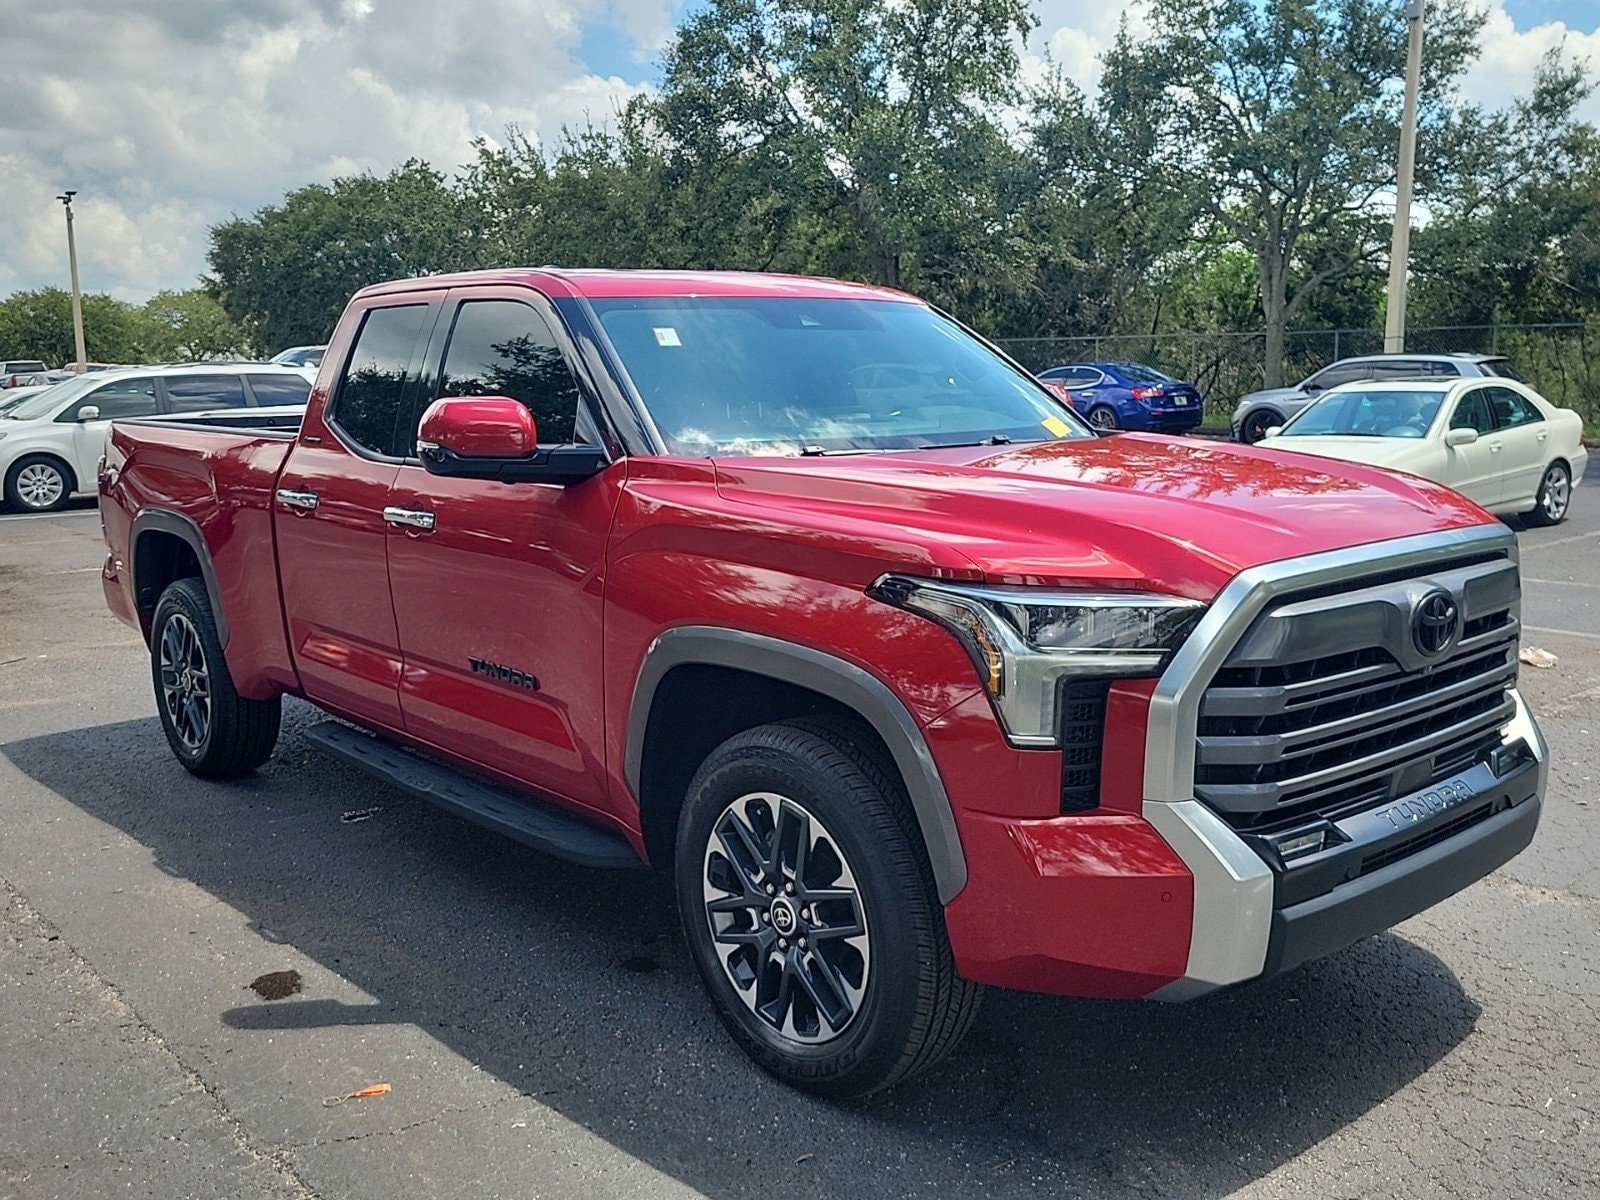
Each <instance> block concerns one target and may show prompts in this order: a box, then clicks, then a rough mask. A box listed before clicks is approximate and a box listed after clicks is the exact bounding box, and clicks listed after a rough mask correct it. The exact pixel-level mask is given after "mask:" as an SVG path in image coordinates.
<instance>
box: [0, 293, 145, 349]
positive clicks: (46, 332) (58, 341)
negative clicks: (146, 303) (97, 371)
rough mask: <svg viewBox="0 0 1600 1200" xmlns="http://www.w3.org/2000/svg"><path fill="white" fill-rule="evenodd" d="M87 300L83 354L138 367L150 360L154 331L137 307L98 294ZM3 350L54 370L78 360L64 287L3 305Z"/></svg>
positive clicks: (2, 302) (9, 299) (0, 309)
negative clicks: (38, 362) (135, 364)
mask: <svg viewBox="0 0 1600 1200" xmlns="http://www.w3.org/2000/svg"><path fill="white" fill-rule="evenodd" d="M82 300H83V340H84V352H85V353H86V354H87V355H88V356H89V360H90V361H91V362H111V363H137V362H143V361H144V360H146V359H147V358H149V357H151V354H150V346H149V336H148V335H149V332H150V330H149V326H148V325H147V324H146V323H145V321H144V319H143V316H142V314H141V313H140V311H139V310H138V309H137V308H135V307H134V306H133V305H131V304H127V303H124V302H123V301H121V300H116V299H113V298H112V297H110V296H107V295H104V294H102V293H97V292H91V293H89V294H88V295H85V296H84V297H83V298H82ZM0 347H3V348H4V351H3V352H4V353H5V354H7V355H10V356H15V357H28V358H40V359H43V360H44V361H45V362H46V363H48V364H49V365H50V366H52V367H61V366H65V365H67V364H68V363H71V362H73V361H75V360H76V358H77V351H76V349H75V348H74V344H73V338H72V297H71V296H70V295H68V293H66V292H65V291H63V290H62V289H60V288H40V289H39V290H37V291H31V292H14V293H12V295H10V296H8V297H6V299H4V300H0Z"/></svg>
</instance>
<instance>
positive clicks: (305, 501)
mask: <svg viewBox="0 0 1600 1200" xmlns="http://www.w3.org/2000/svg"><path fill="white" fill-rule="evenodd" d="M278 503H279V504H281V505H283V506H284V507H285V508H298V509H300V510H302V511H303V512H311V511H312V510H313V509H315V508H316V507H317V494H316V493H315V492H295V491H291V490H289V489H288V488H279V489H278Z"/></svg>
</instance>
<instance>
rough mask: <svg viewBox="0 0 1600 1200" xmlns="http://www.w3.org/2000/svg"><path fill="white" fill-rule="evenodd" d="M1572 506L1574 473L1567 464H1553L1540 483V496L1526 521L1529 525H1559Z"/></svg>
mask: <svg viewBox="0 0 1600 1200" xmlns="http://www.w3.org/2000/svg"><path fill="white" fill-rule="evenodd" d="M1571 505H1572V472H1571V471H1569V470H1568V469H1567V464H1566V463H1551V464H1550V469H1549V470H1547V471H1546V472H1545V473H1544V478H1543V479H1542V480H1540V481H1539V496H1538V499H1537V500H1535V502H1534V505H1533V511H1532V512H1530V513H1529V514H1528V515H1527V516H1526V517H1525V518H1524V520H1526V521H1527V522H1528V524H1529V525H1541V526H1542V525H1559V524H1561V522H1563V521H1565V520H1566V519H1567V509H1568V508H1570V507H1571Z"/></svg>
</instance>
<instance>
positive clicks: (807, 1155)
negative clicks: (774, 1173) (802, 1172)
mask: <svg viewBox="0 0 1600 1200" xmlns="http://www.w3.org/2000/svg"><path fill="white" fill-rule="evenodd" d="M815 1157H816V1155H815V1154H813V1153H811V1152H810V1151H809V1150H808V1151H806V1153H804V1154H802V1155H801V1156H800V1157H799V1158H797V1159H795V1162H797V1163H803V1162H805V1161H806V1160H807V1159H811V1158H815Z"/></svg>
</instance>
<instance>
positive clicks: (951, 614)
mask: <svg viewBox="0 0 1600 1200" xmlns="http://www.w3.org/2000/svg"><path fill="white" fill-rule="evenodd" d="M867 594H868V595H869V596H871V597H873V598H874V599H876V600H882V601H883V602H884V603H886V604H893V605H895V606H896V607H897V608H904V609H907V610H908V611H910V612H914V613H918V614H920V615H922V616H924V617H927V618H928V619H929V620H932V621H937V622H938V623H939V624H940V625H943V626H944V627H945V628H946V629H948V630H950V632H951V633H953V634H955V636H956V638H957V640H959V641H960V642H961V644H962V645H963V646H964V647H966V651H967V653H968V654H969V655H970V656H971V658H972V661H973V664H974V665H975V666H976V667H977V668H978V679H979V681H980V682H981V683H982V684H983V688H984V690H985V691H986V692H988V693H989V698H990V699H991V700H992V701H993V702H994V706H995V711H996V712H997V713H999V716H1000V721H1001V724H1003V725H1004V726H1005V730H1006V736H1007V738H1009V740H1010V741H1011V743H1012V744H1013V745H1016V746H1054V745H1056V744H1057V742H1058V736H1059V731H1058V729H1057V727H1056V697H1057V693H1058V691H1059V689H1060V684H1061V682H1062V681H1063V680H1065V679H1073V678H1077V679H1084V678H1089V679H1112V678H1126V677H1128V676H1140V675H1145V676H1148V675H1156V674H1159V673H1160V671H1161V669H1162V667H1163V666H1165V664H1166V662H1167V659H1168V658H1169V657H1170V656H1171V655H1172V654H1173V652H1174V651H1176V650H1177V649H1178V647H1179V646H1181V645H1183V642H1184V639H1185V638H1187V637H1188V636H1189V634H1190V633H1191V632H1192V631H1193V630H1194V627H1195V625H1196V624H1197V623H1198V622H1199V620H1200V617H1201V615H1202V614H1203V613H1204V612H1205V605H1203V604H1201V603H1199V602H1198V601H1196V600H1185V599H1183V598H1181V597H1177V596H1162V595H1158V594H1155V593H1150V592H1056V591H1049V590H1047V589H1044V588H1029V587H998V586H972V585H967V584H955V583H935V582H933V581H932V580H927V579H915V578H912V577H910V576H905V575H885V576H883V577H882V578H881V579H879V580H878V581H877V582H876V583H874V584H873V585H872V586H871V587H869V588H868V589H867Z"/></svg>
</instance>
